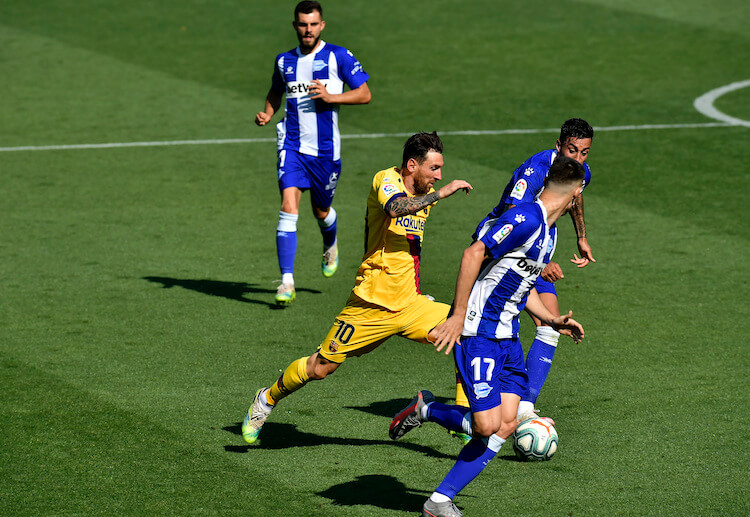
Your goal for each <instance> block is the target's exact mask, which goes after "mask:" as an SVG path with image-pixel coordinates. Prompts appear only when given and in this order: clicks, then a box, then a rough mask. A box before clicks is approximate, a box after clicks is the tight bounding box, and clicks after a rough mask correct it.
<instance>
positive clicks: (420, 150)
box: [401, 131, 443, 166]
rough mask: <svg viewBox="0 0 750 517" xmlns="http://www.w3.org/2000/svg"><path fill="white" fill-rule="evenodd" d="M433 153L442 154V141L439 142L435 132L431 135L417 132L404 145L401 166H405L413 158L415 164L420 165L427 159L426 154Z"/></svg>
mask: <svg viewBox="0 0 750 517" xmlns="http://www.w3.org/2000/svg"><path fill="white" fill-rule="evenodd" d="M430 151H435V152H436V153H440V154H443V141H442V140H440V137H439V136H438V134H437V132H436V131H433V132H432V133H425V132H419V133H417V134H416V135H412V136H410V137H409V139H408V140H407V141H406V143H405V144H404V159H403V161H402V162H401V165H404V166H405V165H406V162H408V161H409V160H410V159H412V158H414V159H415V160H417V163H419V164H421V163H423V162H424V161H425V159H426V158H427V153H428V152H430Z"/></svg>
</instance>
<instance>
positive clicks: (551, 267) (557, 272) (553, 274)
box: [541, 262, 565, 282]
mask: <svg viewBox="0 0 750 517" xmlns="http://www.w3.org/2000/svg"><path fill="white" fill-rule="evenodd" d="M541 276H542V278H543V279H544V280H546V281H547V282H557V281H558V280H560V279H561V278H565V275H563V272H562V268H561V267H560V264H558V263H557V262H550V263H549V264H547V265H546V266H545V268H544V269H543V270H542V273H541Z"/></svg>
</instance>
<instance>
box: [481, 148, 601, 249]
mask: <svg viewBox="0 0 750 517" xmlns="http://www.w3.org/2000/svg"><path fill="white" fill-rule="evenodd" d="M555 158H557V150H556V149H548V150H546V151H542V152H539V153H536V154H535V155H534V156H532V157H531V158H529V159H528V160H526V161H525V162H523V163H522V164H521V165H520V166H519V167H518V168H517V169H516V170H515V171H513V175H512V176H511V178H510V181H509V182H508V184H507V185H506V187H505V190H504V191H503V195H502V196H501V197H500V203H498V205H497V206H496V207H495V208H493V209H492V212H490V213H489V214H487V217H485V218H484V219H483V220H482V222H480V223H479V226H477V230H476V233H475V234H474V236H475V237H476V236H477V235H478V232H479V229H480V228H481V227H482V225H483V224H484V223H485V222H487V221H488V220H489V219H494V218H496V217H499V216H500V214H502V213H503V212H504V211H505V210H507V208H508V207H509V206H510V205H520V204H521V203H531V202H533V201H535V200H536V199H537V198H538V197H539V194H541V193H542V190H544V180H545V179H547V175H548V174H549V169H550V167H551V166H552V162H554V161H555ZM583 168H584V169H585V171H586V176H585V177H584V180H583V188H584V189H585V188H586V186H587V185H588V184H589V183H591V169H590V168H589V166H588V164H587V163H585V162H584V163H583Z"/></svg>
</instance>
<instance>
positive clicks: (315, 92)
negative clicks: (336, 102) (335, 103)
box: [308, 79, 332, 103]
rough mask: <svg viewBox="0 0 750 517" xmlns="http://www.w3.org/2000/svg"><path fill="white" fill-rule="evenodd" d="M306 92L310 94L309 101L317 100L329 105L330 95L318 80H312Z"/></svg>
mask: <svg viewBox="0 0 750 517" xmlns="http://www.w3.org/2000/svg"><path fill="white" fill-rule="evenodd" d="M308 91H309V92H310V98H311V99H318V100H321V101H323V102H329V103H330V102H331V100H332V97H331V94H330V93H328V90H327V89H326V85H325V84H323V83H321V82H320V80H319V79H313V82H312V84H311V85H310V89H309V90H308Z"/></svg>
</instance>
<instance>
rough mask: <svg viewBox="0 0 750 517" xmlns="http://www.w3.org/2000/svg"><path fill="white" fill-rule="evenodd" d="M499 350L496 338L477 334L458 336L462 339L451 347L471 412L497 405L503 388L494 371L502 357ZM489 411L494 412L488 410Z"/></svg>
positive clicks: (481, 410)
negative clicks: (486, 337) (492, 338)
mask: <svg viewBox="0 0 750 517" xmlns="http://www.w3.org/2000/svg"><path fill="white" fill-rule="evenodd" d="M500 352H501V351H500V349H499V348H498V347H497V345H496V342H495V341H493V340H490V339H485V338H482V337H476V336H463V337H461V343H457V344H456V346H455V347H454V348H453V354H454V357H455V360H456V369H457V370H458V376H459V378H460V379H461V383H462V384H463V385H464V389H465V390H466V397H467V398H468V399H469V406H470V407H471V411H472V413H478V412H484V411H490V410H493V409H494V408H498V407H500V403H501V397H500V394H501V393H502V389H501V384H500V379H499V376H497V375H496V372H495V369H496V368H497V369H498V370H500V368H502V363H503V361H504V357H503V356H502V354H501V353H500ZM490 414H494V413H487V415H490ZM498 415H499V412H498Z"/></svg>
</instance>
